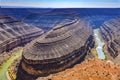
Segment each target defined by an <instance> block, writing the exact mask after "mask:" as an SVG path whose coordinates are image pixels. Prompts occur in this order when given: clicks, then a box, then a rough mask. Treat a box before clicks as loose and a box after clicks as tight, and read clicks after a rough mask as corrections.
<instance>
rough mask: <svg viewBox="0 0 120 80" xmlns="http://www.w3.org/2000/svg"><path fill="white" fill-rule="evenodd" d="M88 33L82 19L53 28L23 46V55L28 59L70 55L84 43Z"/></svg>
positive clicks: (87, 28)
mask: <svg viewBox="0 0 120 80" xmlns="http://www.w3.org/2000/svg"><path fill="white" fill-rule="evenodd" d="M80 25H81V26H80ZM57 28H58V27H57ZM86 33H87V34H86ZM90 34H91V32H90V30H89V27H86V25H85V23H84V21H80V20H78V21H75V22H73V24H71V23H70V25H65V26H64V27H60V28H58V29H55V28H54V29H52V30H50V31H49V32H47V33H45V34H44V35H42V36H40V37H39V38H38V39H36V40H34V41H32V42H31V43H30V44H28V45H27V46H26V47H25V49H24V51H23V56H24V57H25V58H26V59H29V60H48V59H54V58H60V57H63V56H66V55H70V54H73V53H72V52H73V51H75V50H78V49H79V48H81V47H82V46H84V45H85V43H86V41H87V39H88V37H89V35H90Z"/></svg>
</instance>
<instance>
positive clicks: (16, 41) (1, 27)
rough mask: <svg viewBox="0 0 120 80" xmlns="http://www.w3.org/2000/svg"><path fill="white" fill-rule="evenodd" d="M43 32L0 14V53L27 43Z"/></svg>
mask: <svg viewBox="0 0 120 80" xmlns="http://www.w3.org/2000/svg"><path fill="white" fill-rule="evenodd" d="M42 33H43V30H41V29H39V28H37V27H35V26H30V25H28V24H25V23H23V22H19V21H17V20H15V19H13V18H11V17H8V16H5V15H2V14H0V53H2V52H4V51H9V50H10V49H12V48H14V47H16V46H18V45H20V44H23V43H26V42H29V41H31V40H33V39H34V38H36V37H38V36H40V35H41V34H42Z"/></svg>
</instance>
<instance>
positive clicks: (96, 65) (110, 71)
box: [36, 59, 120, 80]
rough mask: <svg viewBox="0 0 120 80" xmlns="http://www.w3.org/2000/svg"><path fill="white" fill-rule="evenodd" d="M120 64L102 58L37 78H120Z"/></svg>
mask: <svg viewBox="0 0 120 80" xmlns="http://www.w3.org/2000/svg"><path fill="white" fill-rule="evenodd" d="M119 79H120V66H117V65H114V64H112V63H110V62H106V61H102V60H97V59H96V60H89V61H84V62H83V63H81V64H78V65H75V67H73V68H70V69H67V70H65V71H62V72H59V73H57V74H51V75H50V76H48V77H39V78H38V79H36V80H119Z"/></svg>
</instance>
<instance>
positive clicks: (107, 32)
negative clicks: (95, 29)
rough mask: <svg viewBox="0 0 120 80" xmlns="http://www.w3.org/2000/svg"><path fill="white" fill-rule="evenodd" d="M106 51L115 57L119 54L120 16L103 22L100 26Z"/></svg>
mask: <svg viewBox="0 0 120 80" xmlns="http://www.w3.org/2000/svg"><path fill="white" fill-rule="evenodd" d="M100 32H101V35H102V37H103V39H104V40H105V42H106V46H107V51H108V53H110V55H111V57H112V58H113V59H115V58H116V57H117V56H118V55H120V17H117V18H115V19H112V20H110V21H107V22H105V23H104V24H103V25H102V26H101V28H100Z"/></svg>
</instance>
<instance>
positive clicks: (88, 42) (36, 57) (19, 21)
mask: <svg viewBox="0 0 120 80" xmlns="http://www.w3.org/2000/svg"><path fill="white" fill-rule="evenodd" d="M0 10H1V12H0V53H1V54H0V58H1V59H0V62H1V65H3V63H4V62H6V61H7V59H8V60H9V58H10V57H11V56H12V55H13V56H14V55H15V53H16V55H17V54H18V53H17V52H14V54H12V53H13V52H11V51H14V48H16V47H18V46H22V45H25V46H22V47H23V50H22V51H21V52H20V55H19V58H18V59H17V58H15V60H13V61H12V62H13V63H12V62H11V63H10V64H12V65H11V66H10V65H9V66H8V67H7V68H8V75H10V77H11V76H12V77H14V79H17V80H28V79H29V80H70V79H72V80H73V79H78V80H85V79H87V80H91V79H92V80H119V79H120V75H119V74H120V71H119V68H120V67H119V56H120V55H119V52H120V50H119V47H120V46H119V33H120V32H119V26H120V18H119V13H117V9H77V8H76V9H37V8H36V9H27V8H26V9H11V10H12V11H10V10H9V9H0ZM111 10H115V11H116V12H115V11H112V12H111ZM20 12H23V13H20ZM3 14H4V15H3ZM98 48H99V49H98ZM100 50H101V51H100ZM101 53H103V54H101ZM100 55H103V56H102V57H100ZM10 59H11V58H10ZM100 59H103V60H100ZM6 64H7V63H6ZM104 65H105V66H104ZM93 68H94V69H93ZM5 73H6V71H5ZM113 74H115V76H113ZM63 75H64V76H63ZM62 76H63V77H62ZM12 79H13V78H12Z"/></svg>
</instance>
